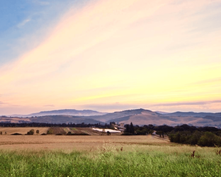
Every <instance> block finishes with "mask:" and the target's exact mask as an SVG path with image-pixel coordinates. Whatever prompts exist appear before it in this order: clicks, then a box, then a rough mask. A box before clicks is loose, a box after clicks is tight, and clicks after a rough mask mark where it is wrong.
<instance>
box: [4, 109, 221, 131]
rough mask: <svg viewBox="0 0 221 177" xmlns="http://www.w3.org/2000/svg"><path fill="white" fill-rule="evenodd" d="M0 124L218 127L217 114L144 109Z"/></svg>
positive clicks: (63, 113) (57, 113)
mask: <svg viewBox="0 0 221 177" xmlns="http://www.w3.org/2000/svg"><path fill="white" fill-rule="evenodd" d="M0 122H14V123H18V122H39V123H70V122H72V123H82V122H84V123H85V124H89V123H90V124H95V123H101V124H104V123H110V122H117V123H125V124H129V123H131V122H133V124H134V125H148V124H154V125H164V124H165V125H170V126H176V125H181V124H188V125H194V126H215V127H221V113H210V112H208V113H206V112H200V113H196V112H174V113H166V112H160V111H157V112H154V111H151V110H146V109H132V110H124V111H118V112H113V113H103V112H98V111H93V110H75V109H63V110H53V111H42V112H39V113H33V114H29V115H23V116H10V117H7V116H0Z"/></svg>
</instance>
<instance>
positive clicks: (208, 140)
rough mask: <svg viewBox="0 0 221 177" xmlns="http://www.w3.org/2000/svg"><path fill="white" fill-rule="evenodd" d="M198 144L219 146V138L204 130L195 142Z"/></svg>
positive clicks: (220, 141)
mask: <svg viewBox="0 0 221 177" xmlns="http://www.w3.org/2000/svg"><path fill="white" fill-rule="evenodd" d="M197 144H198V145H199V146H210V147H214V146H221V138H220V137H219V136H217V135H215V134H213V133H211V132H205V133H204V135H202V136H201V137H200V139H199V141H198V143H197Z"/></svg>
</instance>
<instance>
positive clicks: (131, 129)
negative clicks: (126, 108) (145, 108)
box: [129, 122, 134, 134]
mask: <svg viewBox="0 0 221 177" xmlns="http://www.w3.org/2000/svg"><path fill="white" fill-rule="evenodd" d="M129 132H130V133H131V134H134V125H133V123H132V122H131V123H130V130H129Z"/></svg>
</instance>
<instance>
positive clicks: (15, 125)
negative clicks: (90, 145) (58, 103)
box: [0, 122, 110, 128]
mask: <svg viewBox="0 0 221 177" xmlns="http://www.w3.org/2000/svg"><path fill="white" fill-rule="evenodd" d="M0 127H98V128H110V124H99V123H98V124H85V123H81V124H75V123H60V124H59V123H56V124H55V123H37V122H30V123H29V122H24V123H10V122H0Z"/></svg>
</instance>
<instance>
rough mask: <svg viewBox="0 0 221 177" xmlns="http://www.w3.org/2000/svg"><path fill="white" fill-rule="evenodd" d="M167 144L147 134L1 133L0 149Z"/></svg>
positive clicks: (78, 149) (58, 148)
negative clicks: (69, 134) (70, 134)
mask: <svg viewBox="0 0 221 177" xmlns="http://www.w3.org/2000/svg"><path fill="white" fill-rule="evenodd" d="M104 144H105V145H106V146H116V147H118V146H124V147H130V146H131V145H157V144H161V145H167V144H169V141H168V140H167V139H159V138H155V137H153V136H151V135H148V136H112V135H110V136H67V135H45V136H42V135H16V136H13V135H1V136H0V149H4V150H37V151H39V150H63V151H73V150H77V151H96V150H97V149H99V148H101V147H102V146H103V145H104Z"/></svg>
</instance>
